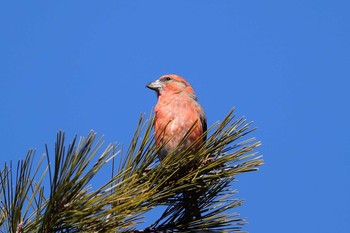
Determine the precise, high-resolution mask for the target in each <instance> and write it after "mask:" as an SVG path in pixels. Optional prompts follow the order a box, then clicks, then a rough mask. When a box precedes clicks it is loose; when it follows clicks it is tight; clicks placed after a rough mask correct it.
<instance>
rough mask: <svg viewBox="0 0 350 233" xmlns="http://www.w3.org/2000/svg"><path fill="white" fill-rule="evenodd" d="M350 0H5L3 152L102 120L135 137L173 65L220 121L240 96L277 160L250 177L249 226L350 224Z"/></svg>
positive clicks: (344, 227)
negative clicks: (153, 86) (154, 86)
mask: <svg viewBox="0 0 350 233" xmlns="http://www.w3.org/2000/svg"><path fill="white" fill-rule="evenodd" d="M349 9H350V2H349V1H345V0H343V1H342V0H339V1H330V0H329V1H326V0H318V1H316V0H313V1H312V0H310V1H277V0H275V1H272V0H268V1H254V0H253V1H240V0H217V1H212V0H191V1H188V0H177V1H165V0H162V1H160V0H158V1H153V0H151V1H141V0H137V1H136V0H135V1H87V0H84V1H82V0H80V1H78V0H77V1H6V2H5V1H2V2H1V3H0V30H1V36H0V54H1V55H0V112H1V115H0V146H1V161H0V164H1V166H3V163H4V161H8V160H10V159H13V160H17V159H19V158H23V157H24V156H25V154H26V152H27V150H28V148H31V147H35V148H37V153H38V154H42V153H43V152H44V144H45V143H48V144H49V146H51V149H52V148H53V144H54V140H55V137H56V133H57V131H58V130H59V129H63V130H64V131H65V132H66V134H67V136H68V138H72V137H73V136H74V135H75V134H78V135H80V136H82V135H86V134H87V133H88V132H89V131H90V129H94V130H95V131H97V132H98V134H99V135H100V136H102V135H105V141H106V143H109V142H114V141H118V142H120V143H122V144H124V145H127V144H128V143H129V140H130V138H131V135H132V133H133V131H134V129H135V127H136V123H137V120H138V118H139V115H140V113H146V114H148V113H149V112H150V111H151V109H152V107H153V106H154V105H155V103H156V97H155V94H154V93H152V92H151V91H150V90H148V89H146V88H145V84H146V83H148V82H149V81H152V80H154V79H156V78H157V77H159V76H160V75H162V74H165V73H176V74H179V75H182V76H183V77H185V78H186V79H187V80H188V81H189V82H190V83H191V84H192V86H193V87H194V89H195V90H196V93H197V96H198V98H199V101H200V103H201V104H202V106H203V108H204V109H205V111H206V114H207V118H208V123H209V125H210V124H212V123H214V122H216V121H217V120H220V119H223V118H224V116H225V115H226V114H227V113H228V111H229V110H230V109H231V108H232V107H235V108H236V114H237V115H238V116H246V118H247V119H248V120H253V121H254V126H257V127H258V130H257V131H255V132H254V133H253V134H252V135H253V136H256V137H257V138H258V139H259V140H261V141H262V142H263V146H262V147H261V148H260V152H261V154H263V155H264V159H265V163H266V164H265V165H264V166H263V167H261V169H260V171H259V172H255V173H251V174H244V175H241V176H239V177H238V182H237V183H235V187H237V188H238V189H239V193H238V195H237V197H239V198H242V199H245V204H244V205H243V206H242V207H240V208H238V209H237V211H238V212H239V213H241V215H242V216H243V217H247V218H248V222H249V225H247V226H246V227H245V228H244V230H247V231H250V232H270V233H271V232H276V233H279V232H284V233H289V232H290V233H292V232H296V231H300V232H315V233H316V232H317V233H329V232H340V233H346V232H348V229H349V228H350V221H349V220H350V211H349V210H350V201H349V197H350V182H349V181H348V179H349V177H350V157H349V156H350V135H349V129H350V121H349V119H350V111H349V104H348V103H349V100H350V94H349V91H348V89H349V86H350V81H349V79H350V69H349V67H350V14H349Z"/></svg>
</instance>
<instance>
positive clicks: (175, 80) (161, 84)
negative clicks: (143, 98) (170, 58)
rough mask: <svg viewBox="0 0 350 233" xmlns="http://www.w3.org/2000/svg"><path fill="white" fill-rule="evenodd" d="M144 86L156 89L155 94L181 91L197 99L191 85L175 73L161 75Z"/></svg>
mask: <svg viewBox="0 0 350 233" xmlns="http://www.w3.org/2000/svg"><path fill="white" fill-rule="evenodd" d="M146 87H148V88H149V89H151V90H154V91H156V92H157V96H161V95H164V94H166V95H170V94H179V93H183V94H187V95H189V96H190V97H191V98H193V99H197V97H196V94H195V92H194V90H193V88H192V87H191V85H190V84H189V83H188V82H187V81H186V80H185V79H184V78H182V77H180V76H178V75H175V74H166V75H163V76H161V77H160V78H159V79H157V80H155V81H153V82H150V83H148V84H147V85H146Z"/></svg>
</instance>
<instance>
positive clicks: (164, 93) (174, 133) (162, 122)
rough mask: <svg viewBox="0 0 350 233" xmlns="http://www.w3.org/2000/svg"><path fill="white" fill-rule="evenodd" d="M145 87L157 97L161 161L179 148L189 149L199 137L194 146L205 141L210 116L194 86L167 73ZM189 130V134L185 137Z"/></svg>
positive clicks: (157, 130)
mask: <svg viewBox="0 0 350 233" xmlns="http://www.w3.org/2000/svg"><path fill="white" fill-rule="evenodd" d="M146 86H147V87H148V88H149V89H151V90H154V91H155V92H156V93H157V98H158V102H157V104H156V106H155V108H154V112H155V123H154V131H155V139H156V145H157V146H159V147H161V146H162V148H161V150H160V152H159V154H158V157H159V159H160V160H161V161H162V160H163V159H164V158H165V157H166V156H167V155H168V154H170V153H172V152H174V151H175V150H176V149H177V150H179V151H180V150H184V149H187V148H188V147H189V146H191V145H192V144H193V143H194V142H196V141H198V140H199V141H198V143H197V144H196V145H195V147H194V149H196V150H197V149H199V148H200V147H201V146H202V144H203V143H204V141H205V140H206V136H205V135H203V133H205V132H206V130H207V119H206V115H205V112H204V110H203V108H202V106H201V105H200V104H199V103H198V99H197V96H196V93H195V92H194V90H193V88H192V87H191V85H190V84H189V83H188V82H187V81H186V80H185V79H184V78H182V77H181V76H179V75H175V74H167V75H163V76H161V77H160V78H159V79H157V80H155V81H153V82H150V83H148V84H147V85H146ZM189 130H191V132H190V134H189V135H188V136H187V137H186V139H185V140H183V139H184V136H185V135H186V134H187V133H189ZM201 137H202V138H201ZM181 141H183V142H182V143H181V144H180V142H181Z"/></svg>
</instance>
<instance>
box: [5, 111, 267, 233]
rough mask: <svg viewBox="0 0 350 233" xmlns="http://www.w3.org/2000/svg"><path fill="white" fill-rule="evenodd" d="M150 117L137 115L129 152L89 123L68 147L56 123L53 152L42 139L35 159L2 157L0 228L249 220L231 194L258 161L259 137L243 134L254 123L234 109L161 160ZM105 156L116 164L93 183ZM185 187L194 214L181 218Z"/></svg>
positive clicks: (211, 226)
mask: <svg viewBox="0 0 350 233" xmlns="http://www.w3.org/2000/svg"><path fill="white" fill-rule="evenodd" d="M153 123H154V119H153V118H152V117H151V119H150V120H146V119H145V117H144V116H141V117H140V120H139V122H138V127H137V129H136V131H135V134H134V136H133V138H132V140H131V143H130V145H129V147H128V149H127V150H126V152H123V151H122V149H121V146H120V145H116V144H110V145H108V146H107V147H106V148H104V149H102V146H103V140H102V139H99V140H96V133H95V132H93V131H91V132H90V133H89V134H88V135H87V136H86V137H85V138H80V140H78V139H77V137H75V138H74V139H73V141H72V142H71V143H70V144H69V146H68V147H66V143H65V134H64V133H63V132H62V131H60V132H59V133H58V135H57V141H56V143H55V149H54V153H53V155H52V156H51V153H49V147H48V146H46V153H45V154H44V155H43V156H42V157H41V158H40V160H39V161H38V162H35V161H36V160H35V156H34V154H35V151H34V150H29V152H28V154H27V155H26V157H25V158H24V159H23V160H20V161H18V163H17V166H14V165H13V162H10V163H5V165H4V167H3V168H2V170H1V172H0V230H1V232H10V233H24V232H42V233H47V232H241V227H242V225H243V224H245V223H246V222H245V219H243V218H240V217H239V215H238V214H236V213H233V209H234V208H236V207H238V206H240V205H242V201H241V200H238V199H236V198H235V197H234V194H235V190H233V189H232V181H233V180H234V178H235V176H236V175H237V174H240V173H244V172H249V171H255V170H257V167H258V166H260V165H261V164H262V163H263V161H262V159H261V156H257V152H255V148H256V147H258V146H259V145H260V142H258V141H256V140H255V139H254V138H250V139H245V136H246V135H247V134H249V133H250V132H252V131H253V130H254V129H251V128H250V125H251V124H250V123H247V122H246V120H245V118H239V119H236V118H235V115H234V114H233V111H231V112H230V113H229V114H228V115H227V117H226V118H225V119H224V120H223V121H222V122H218V123H216V124H214V125H213V126H212V127H211V128H210V129H209V130H208V131H207V140H206V142H205V144H204V145H203V146H202V148H201V149H200V150H198V151H196V152H195V153H194V152H193V150H191V148H188V149H187V150H184V151H181V152H177V153H173V154H171V155H169V156H168V157H167V158H166V159H164V160H163V161H162V162H161V163H160V162H159V160H158V158H157V153H158V151H159V150H160V148H157V147H156V145H155V143H154V137H153V133H152V126H153ZM203 137H204V135H203ZM203 161H209V162H203ZM34 163H36V164H35V165H34ZM110 164H113V165H114V164H115V166H114V169H113V171H112V176H111V178H110V179H108V180H107V181H106V182H104V183H103V184H102V185H100V186H98V187H96V188H91V187H92V186H91V184H92V182H93V178H94V177H96V175H98V173H99V172H101V171H102V169H109V167H110V166H109V165H110ZM107 165H108V166H107ZM93 187H94V186H93ZM186 191H194V192H196V193H197V194H198V200H197V201H198V205H199V209H200V212H201V217H200V218H198V219H187V218H186V215H185V206H184V201H185V200H184V198H185V197H184V195H183V193H185V192H186ZM159 206H163V207H164V206H165V207H166V210H165V211H164V213H163V214H162V215H161V216H160V218H159V219H158V220H156V221H155V222H153V223H149V226H148V227H147V228H146V229H139V224H140V223H142V222H144V221H146V222H147V219H145V216H147V212H149V211H150V210H152V209H154V208H157V207H159Z"/></svg>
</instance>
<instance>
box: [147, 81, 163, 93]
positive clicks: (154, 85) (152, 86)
mask: <svg viewBox="0 0 350 233" xmlns="http://www.w3.org/2000/svg"><path fill="white" fill-rule="evenodd" d="M146 87H148V88H149V89H151V90H155V91H159V90H160V89H161V88H162V84H161V82H160V81H159V79H157V80H156V81H154V82H150V83H148V84H147V85H146Z"/></svg>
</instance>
